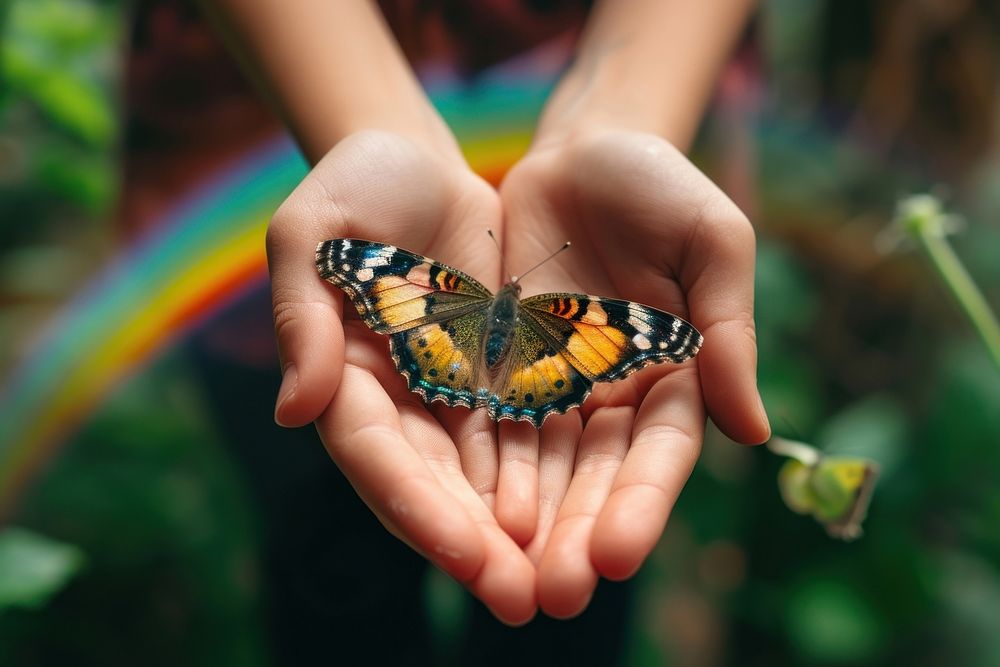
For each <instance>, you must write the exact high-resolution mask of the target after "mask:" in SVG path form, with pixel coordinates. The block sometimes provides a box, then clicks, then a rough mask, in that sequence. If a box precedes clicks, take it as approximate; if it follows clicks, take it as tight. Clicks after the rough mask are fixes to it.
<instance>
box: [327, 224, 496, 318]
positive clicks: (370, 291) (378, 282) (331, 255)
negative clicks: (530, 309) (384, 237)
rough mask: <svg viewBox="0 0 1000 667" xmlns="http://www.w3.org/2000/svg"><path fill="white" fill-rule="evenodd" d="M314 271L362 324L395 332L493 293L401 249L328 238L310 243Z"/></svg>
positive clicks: (470, 306)
mask: <svg viewBox="0 0 1000 667" xmlns="http://www.w3.org/2000/svg"><path fill="white" fill-rule="evenodd" d="M316 268H317V269H318V270H319V274H320V276H322V277H323V278H324V279H325V280H327V281H329V282H331V283H333V284H334V285H336V286H337V287H339V288H340V289H342V290H344V291H345V292H346V293H347V295H348V296H349V297H350V298H351V301H352V302H353V303H354V307H355V308H357V311H358V314H360V315H361V318H362V319H363V320H364V322H365V324H367V325H368V326H369V327H371V329H372V330H374V331H377V332H378V333H381V334H396V333H399V332H401V331H406V330H408V329H413V328H415V327H419V326H421V325H424V324H428V323H433V322H441V321H443V320H447V319H454V318H456V317H458V316H460V315H462V314H464V313H468V312H471V311H474V310H476V309H481V308H485V307H486V306H487V305H488V304H489V302H490V300H491V299H492V298H493V295H492V294H491V293H490V291H489V290H487V289H486V288H485V287H483V286H482V285H481V284H480V283H479V282H477V281H476V280H474V279H473V278H471V277H469V276H467V275H465V274H464V273H462V272H461V271H458V270H456V269H453V268H451V267H448V266H445V265H444V264H440V263H438V262H435V261H434V260H431V259H428V258H427V257H423V256H421V255H417V254H414V253H412V252H409V251H407V250H403V249H401V248H397V247H395V246H391V245H385V244H383V243H376V242H374V241H362V240H359V239H332V240H329V241H323V242H322V243H320V244H319V246H318V247H317V248H316Z"/></svg>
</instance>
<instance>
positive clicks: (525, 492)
mask: <svg viewBox="0 0 1000 667" xmlns="http://www.w3.org/2000/svg"><path fill="white" fill-rule="evenodd" d="M497 441H498V445H499V453H500V470H499V475H498V478H497V500H496V508H495V509H494V512H493V513H494V515H495V516H496V518H497V523H498V524H500V527H501V528H503V529H504V531H506V533H507V534H508V535H510V537H511V539H513V540H514V542H516V543H517V544H522V545H523V544H527V543H528V542H529V541H530V540H531V538H532V536H533V535H534V534H535V528H536V527H537V525H538V430H537V429H536V428H535V427H534V426H532V425H531V424H527V423H524V422H516V423H514V422H509V421H502V422H500V423H499V424H498V425H497Z"/></svg>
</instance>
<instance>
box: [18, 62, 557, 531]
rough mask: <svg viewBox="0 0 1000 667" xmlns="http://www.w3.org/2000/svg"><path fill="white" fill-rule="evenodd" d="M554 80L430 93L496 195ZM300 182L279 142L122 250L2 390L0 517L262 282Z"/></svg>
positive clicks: (495, 81) (520, 76) (509, 79)
mask: <svg viewBox="0 0 1000 667" xmlns="http://www.w3.org/2000/svg"><path fill="white" fill-rule="evenodd" d="M551 74H552V73H551V72H549V73H545V72H542V73H539V72H538V71H537V69H532V68H524V67H521V68H518V67H515V68H513V69H510V68H508V69H505V70H500V71H498V72H497V73H495V74H494V75H492V76H487V77H483V78H482V79H480V80H478V81H477V82H476V83H475V85H471V86H470V85H462V86H458V85H454V84H452V83H449V82H443V83H439V84H437V85H429V86H428V89H429V91H430V94H431V99H432V101H433V102H434V104H435V106H436V107H437V108H438V110H439V111H440V112H441V114H442V116H444V118H445V120H446V121H447V122H448V123H449V125H450V126H451V127H452V129H453V131H454V132H455V135H456V136H457V137H458V139H459V142H460V143H461V145H462V150H463V152H464V153H465V156H466V158H467V160H468V161H469V164H470V165H471V166H472V168H473V169H475V170H476V171H477V172H478V173H479V174H480V175H482V176H483V177H484V178H486V179H487V180H489V181H490V182H491V183H494V184H497V183H499V181H500V179H501V178H502V177H503V174H504V173H505V172H506V170H507V169H508V168H509V167H510V166H511V165H512V164H513V163H514V162H515V161H516V160H517V159H518V158H519V157H520V156H521V155H522V154H523V153H524V151H525V150H526V148H527V146H528V144H529V142H530V139H531V133H532V131H533V129H534V123H535V120H536V119H537V117H538V113H539V111H540V109H541V107H542V104H543V103H544V100H545V98H546V97H547V96H548V93H549V90H550V88H551V81H552V77H551ZM307 171H308V166H307V164H306V163H305V161H304V160H303V159H302V157H301V155H300V154H299V153H298V151H297V149H296V148H295V147H294V145H293V144H292V143H291V142H290V141H289V140H288V138H287V137H275V138H273V139H271V140H269V141H267V142H265V143H264V144H263V145H260V146H256V147H253V148H252V149H250V150H249V151H248V152H247V153H246V154H245V155H244V156H243V157H241V158H240V159H239V160H237V161H236V162H235V163H233V164H231V165H229V166H228V167H226V168H224V169H221V170H220V172H219V173H218V174H216V175H215V176H214V177H213V178H210V179H208V181H207V182H205V183H203V184H202V185H201V186H200V187H199V188H197V189H196V190H195V191H194V192H191V193H189V194H188V195H187V196H186V197H184V198H183V200H182V201H181V202H179V203H178V204H177V205H176V206H175V207H174V208H173V210H171V211H169V212H168V213H167V214H165V215H164V216H162V218H161V219H160V220H159V221H157V224H155V225H153V229H155V230H156V231H155V232H154V233H152V234H150V235H149V236H147V237H145V238H141V239H139V240H138V241H136V242H135V243H133V244H132V245H131V246H129V247H126V248H124V249H123V250H122V251H121V252H120V253H119V255H118V256H117V257H116V258H115V259H114V261H113V262H112V264H111V265H110V266H109V267H108V268H107V269H106V270H105V271H104V272H103V273H102V274H101V275H99V276H97V277H96V278H95V279H94V280H93V281H92V282H91V283H90V284H89V285H88V286H87V287H85V288H84V289H83V290H82V291H81V292H80V293H79V294H78V295H77V296H76V297H75V298H74V299H73V300H72V301H71V302H70V303H68V304H67V305H66V306H65V307H64V308H63V309H62V310H61V311H60V312H58V313H57V314H56V316H55V317H54V318H53V320H52V321H51V322H50V324H49V326H48V327H47V330H46V331H45V332H43V333H42V335H41V336H40V337H39V339H38V342H37V343H36V345H35V346H34V348H33V349H32V351H31V352H30V353H29V354H28V355H27V356H26V358H25V359H24V360H23V361H22V362H21V363H20V364H19V365H18V366H17V367H16V368H15V369H14V370H13V372H12V373H11V374H10V376H9V377H8V378H6V379H5V380H4V382H3V383H2V384H0V516H4V515H7V514H9V513H10V512H11V510H12V508H13V507H14V504H15V502H16V500H17V498H18V497H19V496H20V494H21V493H22V492H23V491H24V489H25V488H26V487H27V486H28V485H29V483H30V482H31V480H33V479H34V478H35V477H36V476H37V475H38V474H39V473H40V472H41V471H42V470H44V468H45V466H46V464H47V463H48V462H50V461H51V460H52V459H53V458H54V457H55V456H56V455H57V454H58V452H59V451H60V450H61V448H62V446H63V445H64V444H65V443H66V442H67V440H68V439H69V437H70V436H71V435H72V434H73V433H74V432H75V431H76V430H77V429H78V428H79V427H80V426H81V424H82V423H84V421H85V420H86V419H87V417H88V416H89V415H91V414H92V413H93V412H94V411H95V410H96V408H98V407H99V406H100V405H101V404H102V402H103V401H104V400H105V399H106V398H107V397H108V396H109V395H110V394H111V393H112V392H113V391H114V389H115V388H116V387H117V386H118V385H119V384H120V383H121V382H122V380H124V379H125V378H127V377H129V376H131V375H133V374H135V373H137V372H139V371H141V369H142V368H143V367H145V365H147V364H148V363H149V362H150V361H152V360H153V359H154V358H156V356H157V355H158V354H160V353H162V352H163V351H164V350H165V349H167V348H168V347H169V346H170V345H171V344H173V343H175V342H177V341H178V340H179V339H181V338H183V337H184V335H185V334H187V333H188V332H190V331H191V330H192V329H193V328H194V327H195V326H197V325H198V324H199V323H201V322H203V321H204V320H205V319H206V318H209V317H211V316H212V315H213V314H214V313H216V312H218V311H219V310H220V309H221V308H223V307H224V306H226V305H227V304H229V303H231V302H233V301H234V300H236V299H239V298H240V297H241V296H242V295H243V294H245V293H246V292H247V291H249V290H251V289H253V288H254V287H256V286H259V285H260V284H261V283H262V282H263V281H265V280H266V279H267V268H266V263H265V257H264V234H265V230H266V228H267V223H268V220H269V219H270V217H271V214H272V213H273V211H274V210H275V209H276V208H277V207H278V205H279V204H280V203H281V202H282V201H283V200H284V198H285V197H286V196H288V194H289V193H290V192H291V191H292V189H293V188H294V187H295V185H296V184H298V182H299V181H300V180H301V179H302V177H303V176H305V174H306V173H307Z"/></svg>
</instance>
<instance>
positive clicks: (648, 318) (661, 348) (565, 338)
mask: <svg viewBox="0 0 1000 667" xmlns="http://www.w3.org/2000/svg"><path fill="white" fill-rule="evenodd" d="M567 245H568V244H567ZM316 267H317V269H318V270H319V274H320V276H322V277H323V278H324V279H325V280H327V281H329V282H331V283H333V284H334V285H336V286H337V287H339V288H340V289H341V290H343V291H344V292H346V293H347V295H348V296H349V297H350V299H351V301H352V302H353V303H354V307H355V308H357V311H358V313H359V314H360V315H361V318H362V320H364V322H365V324H367V325H368V326H369V327H370V328H371V329H372V330H373V331H376V332H378V333H380V334H385V335H388V336H389V346H390V350H391V353H392V358H393V360H394V361H395V363H396V368H397V369H398V370H399V372H400V373H402V374H403V376H404V377H405V378H406V381H407V385H408V386H409V388H410V390H411V391H414V392H416V393H418V394H420V395H421V396H423V398H424V400H425V401H426V402H427V403H431V402H433V401H442V402H444V403H446V404H447V405H449V406H457V405H462V406H465V407H468V408H479V407H485V408H486V409H487V411H488V412H489V415H490V417H491V418H492V419H494V420H495V421H500V420H501V419H512V420H516V421H527V422H530V423H531V424H533V425H534V426H535V427H536V428H541V426H542V422H544V421H545V418H546V417H548V416H549V415H552V414H562V413H564V412H566V411H567V410H570V409H572V408H575V407H579V406H580V404H581V403H583V401H584V399H586V398H587V396H588V395H589V394H590V391H591V388H592V386H593V384H594V383H595V382H612V381H614V380H620V379H622V378H624V377H626V376H627V375H629V374H630V373H632V372H634V371H636V370H638V369H639V368H642V367H643V366H648V365H650V364H656V363H661V362H666V361H669V362H673V363H681V362H683V361H685V360H687V359H690V358H691V357H693V356H694V355H695V354H697V353H698V349H699V348H700V347H701V344H702V336H701V334H700V333H699V332H698V330H697V329H695V328H694V327H693V326H692V325H691V324H689V323H688V322H685V321H684V320H682V319H681V318H679V317H677V316H676V315H671V314H670V313H665V312H663V311H660V310H656V309H655V308H650V307H649V306H644V305H641V304H638V303H634V302H632V301H623V300H621V299H610V298H605V297H597V296H586V295H583V294H569V293H555V294H541V295H538V296H532V297H528V298H526V299H524V300H521V299H520V293H521V285H520V284H519V282H518V279H517V278H512V279H511V281H510V282H508V283H507V284H506V285H504V286H503V287H502V288H501V289H500V291H499V292H497V293H496V294H493V293H491V292H490V291H489V290H488V289H486V287H484V286H483V285H482V284H480V283H479V282H478V281H476V280H475V279H473V278H471V277H470V276H468V275H466V274H465V273H463V272H461V271H458V270H457V269H453V268H451V267H450V266H446V265H444V264H441V263H440V262H436V261H434V260H432V259H429V258H427V257H424V256H422V255H418V254H416V253H412V252H409V251H407V250H403V249H402V248H397V247H396V246H392V245H385V244H382V243H376V242H374V241H363V240H360V239H331V240H329V241H323V242H321V243H320V244H319V246H318V247H317V248H316ZM522 277H523V276H522Z"/></svg>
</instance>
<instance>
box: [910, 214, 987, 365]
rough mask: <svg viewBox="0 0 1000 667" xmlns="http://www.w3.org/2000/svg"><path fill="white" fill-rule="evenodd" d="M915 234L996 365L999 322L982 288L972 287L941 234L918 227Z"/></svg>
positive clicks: (973, 285) (960, 263)
mask: <svg viewBox="0 0 1000 667" xmlns="http://www.w3.org/2000/svg"><path fill="white" fill-rule="evenodd" d="M918 238H919V239H920V243H921V245H923V247H924V249H925V250H926V251H927V255H928V256H929V257H930V258H931V262H933V263H934V266H935V268H937V270H938V273H939V274H940V275H941V279H942V280H944V283H945V285H947V286H948V289H949V290H950V291H951V293H952V295H954V297H955V300H956V301H958V304H959V305H960V306H961V307H962V309H963V310H964V311H965V314H966V315H968V316H969V319H970V320H971V321H972V326H973V327H974V328H975V329H976V331H977V332H978V333H979V336H980V337H981V338H982V340H983V344H985V345H986V349H987V350H988V351H989V353H990V356H991V357H993V361H994V363H996V365H997V368H1000V324H998V323H997V319H996V317H995V316H994V315H993V311H992V310H990V306H989V304H988V303H987V302H986V299H985V298H984V297H983V294H982V292H980V291H979V288H978V287H976V283H975V282H973V280H972V277H971V276H970V275H969V272H968V271H966V270H965V266H963V265H962V261H961V260H960V259H959V258H958V256H957V255H956V254H955V251H954V250H953V249H952V247H951V245H950V244H949V243H948V240H947V239H946V238H945V237H944V236H941V235H939V234H933V233H927V232H926V231H922V233H920V234H919V235H918Z"/></svg>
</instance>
